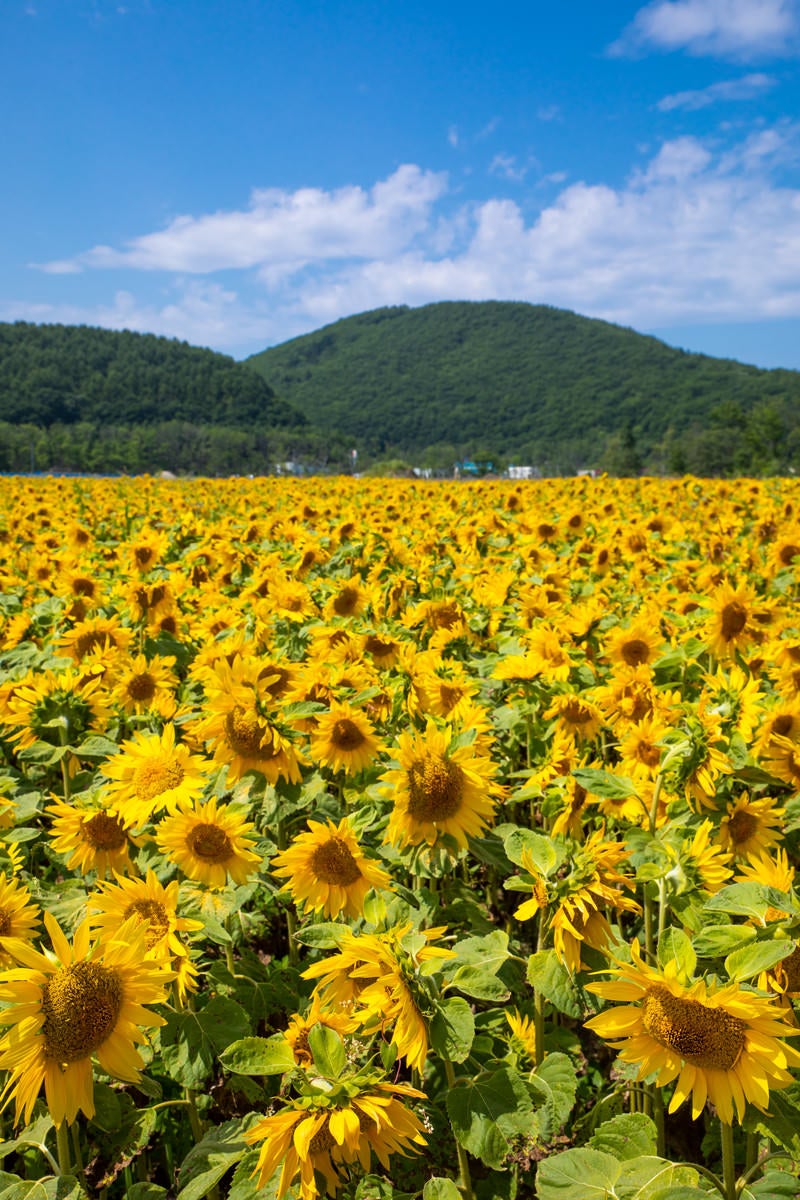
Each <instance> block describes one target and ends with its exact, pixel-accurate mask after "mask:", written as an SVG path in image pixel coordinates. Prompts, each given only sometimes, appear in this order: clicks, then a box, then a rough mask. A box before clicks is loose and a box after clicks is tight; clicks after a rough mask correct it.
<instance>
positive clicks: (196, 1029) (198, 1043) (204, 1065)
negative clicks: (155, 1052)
mask: <svg viewBox="0 0 800 1200" xmlns="http://www.w3.org/2000/svg"><path fill="white" fill-rule="evenodd" d="M164 1016H165V1018H166V1024H165V1025H164V1026H162V1028H161V1061H162V1063H163V1066H164V1070H165V1071H166V1072H167V1074H168V1075H169V1077H170V1079H174V1080H175V1082H176V1083H179V1084H180V1085H181V1087H188V1088H193V1089H195V1090H199V1089H201V1088H202V1087H203V1085H204V1083H205V1081H206V1079H207V1078H208V1076H209V1075H210V1074H211V1071H212V1069H213V1066H214V1051H213V1048H212V1046H211V1042H210V1041H209V1040H208V1038H207V1037H206V1035H205V1033H204V1031H203V1027H202V1025H201V1024H200V1022H199V1020H198V1017H197V1014H196V1013H193V1012H183V1013H176V1012H170V1011H167V1012H165V1014H164Z"/></svg>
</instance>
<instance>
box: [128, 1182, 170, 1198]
mask: <svg viewBox="0 0 800 1200" xmlns="http://www.w3.org/2000/svg"><path fill="white" fill-rule="evenodd" d="M166 1195H167V1189H166V1188H163V1187H159V1185H158V1184H157V1183H135V1184H134V1185H133V1187H130V1188H128V1191H127V1192H126V1194H125V1200H164V1197H165V1196H166Z"/></svg>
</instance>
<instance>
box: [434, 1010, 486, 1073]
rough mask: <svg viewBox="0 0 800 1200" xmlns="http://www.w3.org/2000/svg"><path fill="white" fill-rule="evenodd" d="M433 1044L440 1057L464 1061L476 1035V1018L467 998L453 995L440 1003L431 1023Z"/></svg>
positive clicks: (456, 1061)
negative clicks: (463, 998)
mask: <svg viewBox="0 0 800 1200" xmlns="http://www.w3.org/2000/svg"><path fill="white" fill-rule="evenodd" d="M430 1037H431V1045H432V1046H433V1048H434V1050H435V1051H436V1053H437V1054H438V1055H439V1057H440V1058H443V1059H449V1061H450V1062H453V1063H460V1062H464V1060H465V1059H466V1058H468V1057H469V1052H470V1050H471V1049H472V1041H473V1038H474V1037H475V1018H474V1017H473V1015H472V1009H471V1008H470V1006H469V1005H468V1004H467V1002H466V1000H462V999H461V997H460V996H453V997H452V998H451V999H448V1000H444V1001H442V1003H441V1004H440V1005H439V1007H438V1009H437V1011H436V1014H435V1016H434V1018H433V1020H432V1021H431V1024H430Z"/></svg>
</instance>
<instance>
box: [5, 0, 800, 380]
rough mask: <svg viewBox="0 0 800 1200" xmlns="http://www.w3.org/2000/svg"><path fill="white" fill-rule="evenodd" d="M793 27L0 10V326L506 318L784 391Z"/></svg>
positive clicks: (290, 328)
mask: <svg viewBox="0 0 800 1200" xmlns="http://www.w3.org/2000/svg"><path fill="white" fill-rule="evenodd" d="M798 55H800V0H654V2H652V3H648V4H636V3H627V2H626V0H617V2H615V3H605V4H604V3H598V0H574V2H572V3H562V4H559V5H554V4H553V3H552V0H548V2H547V3H540V2H539V0H525V2H524V3H517V2H516V0H506V3H504V4H502V5H491V4H486V3H481V4H475V3H471V2H467V0H462V2H460V3H457V4H456V3H451V2H450V0H448V2H446V3H444V2H440V0H426V2H425V3H422V2H421V0H403V2H402V3H399V2H398V3H391V2H389V0H383V2H381V3H378V2H374V0H372V2H367V0H324V2H323V0H293V2H288V0H269V2H265V0H225V2H217V0H121V2H113V0H3V2H2V6H1V11H0V101H1V102H2V106H3V112H4V117H5V119H4V121H3V131H2V134H1V135H0V163H2V187H0V221H1V222H2V229H3V233H4V236H3V237H2V239H0V320H32V321H64V322H69V323H73V322H82V323H87V324H96V325H103V326H108V327H110V328H117V329H119V328H130V329H138V330H143V331H151V332H155V333H161V334H166V335H168V336H173V337H180V338H185V339H186V340H188V341H190V342H193V343H196V344H200V345H207V346H212V347H214V348H215V349H219V350H223V351H226V352H227V353H230V354H233V355H235V356H236V357H244V356H245V355H246V354H249V353H253V352H254V351H256V350H259V349H263V348H264V347H265V346H267V345H272V344H274V343H276V342H280V341H283V340H285V339H286V338H288V337H292V336H295V335H296V334H299V333H303V332H306V331H308V330H311V329H316V328H318V327H319V326H321V325H324V324H327V323H328V322H330V321H333V320H337V319H338V318H339V317H343V316H347V315H349V314H351V313H354V312H361V311H364V310H366V309H370V308H375V307H377V306H379V305H385V304H411V305H419V304H426V303H429V302H431V301H436V300H454V299H472V300H481V299H513V300H529V301H531V302H534V303H544V304H553V305H557V306H559V307H563V308H570V309H574V310H575V311H577V312H579V313H583V314H586V315H588V316H595V317H601V318H603V319H606V320H610V321H615V322H619V323H622V324H625V325H630V326H632V327H633V328H635V329H638V330H641V331H643V332H649V333H655V334H656V335H657V336H660V337H663V338H664V340H666V341H668V342H671V343H672V344H675V345H680V346H683V347H685V348H688V349H693V350H701V351H704V352H706V353H711V354H718V355H724V356H728V357H735V358H740V359H742V360H743V361H747V362H754V363H757V364H759V365H762V366H786V367H792V368H795V369H800V172H799V171H798V167H799V165H800V85H799V83H798V71H797V66H798Z"/></svg>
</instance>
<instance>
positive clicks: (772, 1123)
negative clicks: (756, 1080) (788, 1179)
mask: <svg viewBox="0 0 800 1200" xmlns="http://www.w3.org/2000/svg"><path fill="white" fill-rule="evenodd" d="M743 1124H744V1127H745V1129H746V1130H748V1131H753V1132H756V1133H760V1134H762V1136H764V1137H768V1138H770V1139H771V1140H772V1141H773V1142H777V1143H778V1145H779V1146H782V1147H783V1149H784V1150H788V1151H789V1153H790V1154H791V1155H792V1157H793V1158H795V1159H800V1083H792V1084H790V1085H789V1087H788V1088H785V1089H783V1090H782V1091H780V1092H770V1094H769V1112H768V1113H762V1112H758V1111H757V1110H756V1109H748V1112H747V1113H746V1115H745V1119H744V1122H743Z"/></svg>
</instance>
